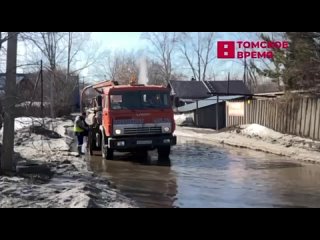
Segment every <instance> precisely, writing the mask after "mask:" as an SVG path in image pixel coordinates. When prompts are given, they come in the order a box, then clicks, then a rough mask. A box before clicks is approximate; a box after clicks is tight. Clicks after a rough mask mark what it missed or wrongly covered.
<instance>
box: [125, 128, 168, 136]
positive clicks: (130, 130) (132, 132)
mask: <svg viewBox="0 0 320 240" xmlns="http://www.w3.org/2000/svg"><path fill="white" fill-rule="evenodd" d="M161 133H162V128H161V127H140V128H125V129H124V135H140V134H141V135H143V134H161Z"/></svg>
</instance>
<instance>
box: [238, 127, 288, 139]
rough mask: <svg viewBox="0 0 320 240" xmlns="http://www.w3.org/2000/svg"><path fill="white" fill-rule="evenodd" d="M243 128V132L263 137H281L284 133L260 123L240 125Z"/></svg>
mask: <svg viewBox="0 0 320 240" xmlns="http://www.w3.org/2000/svg"><path fill="white" fill-rule="evenodd" d="M240 127H241V128H242V131H241V132H242V134H244V135H248V136H251V137H261V138H266V137H269V138H281V137H282V136H283V134H281V133H279V132H276V131H273V130H272V129H269V128H267V127H264V126H261V125H259V124H247V125H242V126H240Z"/></svg>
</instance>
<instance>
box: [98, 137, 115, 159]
mask: <svg viewBox="0 0 320 240" xmlns="http://www.w3.org/2000/svg"><path fill="white" fill-rule="evenodd" d="M101 142H102V146H101V150H102V157H103V158H104V159H106V160H112V159H113V149H111V148H109V147H108V145H107V144H106V136H105V134H104V133H102V141H101Z"/></svg>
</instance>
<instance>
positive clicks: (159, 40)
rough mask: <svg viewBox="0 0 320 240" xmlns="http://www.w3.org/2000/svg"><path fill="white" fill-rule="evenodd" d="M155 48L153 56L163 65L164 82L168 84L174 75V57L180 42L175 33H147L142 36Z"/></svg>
mask: <svg viewBox="0 0 320 240" xmlns="http://www.w3.org/2000/svg"><path fill="white" fill-rule="evenodd" d="M142 38H144V39H147V40H148V41H149V42H150V43H151V44H152V46H153V51H152V53H153V55H154V56H155V57H156V58H157V59H158V61H159V63H160V64H161V65H160V66H161V71H162V74H163V75H164V80H165V81H166V82H167V83H168V82H169V80H171V77H172V73H173V64H172V63H173V57H174V53H175V50H176V44H177V42H178V38H177V33H175V32H147V33H143V34H142Z"/></svg>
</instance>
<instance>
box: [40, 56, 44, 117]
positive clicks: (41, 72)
mask: <svg viewBox="0 0 320 240" xmlns="http://www.w3.org/2000/svg"><path fill="white" fill-rule="evenodd" d="M40 81H41V118H42V119H43V117H44V114H43V62H42V60H41V61H40Z"/></svg>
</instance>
